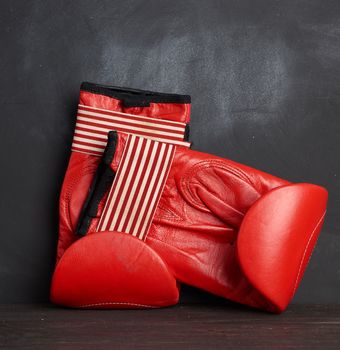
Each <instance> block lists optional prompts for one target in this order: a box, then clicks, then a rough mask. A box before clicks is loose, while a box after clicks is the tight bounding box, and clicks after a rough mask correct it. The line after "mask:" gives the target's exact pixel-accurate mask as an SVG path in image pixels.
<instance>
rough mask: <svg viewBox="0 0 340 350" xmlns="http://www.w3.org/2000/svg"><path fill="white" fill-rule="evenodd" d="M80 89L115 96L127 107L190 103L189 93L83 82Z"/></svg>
mask: <svg viewBox="0 0 340 350" xmlns="http://www.w3.org/2000/svg"><path fill="white" fill-rule="evenodd" d="M80 90H83V91H88V92H91V93H94V94H100V95H105V96H109V97H114V98H117V99H119V100H122V101H123V104H124V106H125V107H147V106H149V105H150V103H190V102H191V97H190V96H189V95H178V94H167V93H162V92H154V91H147V90H138V89H129V88H124V87H118V86H107V85H100V84H94V83H89V82H83V83H82V84H81V86H80Z"/></svg>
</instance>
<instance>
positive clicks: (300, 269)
mask: <svg viewBox="0 0 340 350" xmlns="http://www.w3.org/2000/svg"><path fill="white" fill-rule="evenodd" d="M325 215H326V211H325V212H324V213H323V215H322V216H321V217H320V219H319V220H318V222H317V224H316V225H315V227H314V230H313V231H312V234H311V236H310V237H309V240H308V242H307V245H306V248H305V250H304V252H303V255H302V258H301V262H300V266H299V271H298V274H297V276H296V280H295V284H294V289H293V292H292V296H293V295H294V293H295V291H296V289H297V286H298V281H299V277H300V275H301V272H302V265H303V262H304V260H305V256H306V253H307V250H308V248H309V245H310V242H311V240H312V238H313V237H314V235H315V232H316V229H317V228H318V227H319V225H320V223H321V222H322V220H323V219H324V217H325ZM315 243H316V242H315ZM311 257H312V254H311V255H310V256H309V259H308V261H307V264H306V265H308V262H309V260H310V258H311Z"/></svg>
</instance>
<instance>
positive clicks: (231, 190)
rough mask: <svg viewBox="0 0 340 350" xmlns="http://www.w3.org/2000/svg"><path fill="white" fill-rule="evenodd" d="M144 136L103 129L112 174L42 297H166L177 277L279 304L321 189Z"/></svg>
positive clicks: (321, 204)
mask: <svg viewBox="0 0 340 350" xmlns="http://www.w3.org/2000/svg"><path fill="white" fill-rule="evenodd" d="M150 142H151V141H146V140H145V139H143V138H139V137H135V136H127V135H125V134H122V133H118V134H117V133H111V134H110V140H109V143H108V149H110V152H112V153H114V157H113V160H112V162H111V166H110V168H111V169H112V170H113V171H114V172H115V174H116V178H115V180H114V182H113V185H112V187H111V190H110V193H109V195H108V196H104V197H103V199H102V200H101V203H102V205H100V206H99V207H100V208H102V209H100V210H99V211H98V212H97V215H96V218H93V219H92V221H91V223H90V226H89V229H88V233H89V234H87V235H86V236H85V237H84V238H82V239H80V240H78V241H77V242H76V243H74V244H73V245H72V246H71V247H69V248H68V250H67V251H66V252H65V254H64V255H63V257H62V259H61V260H60V262H59V264H58V265H57V267H56V271H55V273H54V276H53V281H52V289H51V299H52V301H53V302H55V303H57V304H61V305H65V306H71V307H82V308H131V307H139V308H147V307H162V306H169V305H173V304H175V303H177V301H178V297H179V284H178V282H183V283H186V284H189V285H191V286H195V287H198V288H202V289H204V290H206V291H209V292H211V293H214V294H216V295H219V296H222V297H225V298H228V299H230V300H233V301H236V302H239V303H243V304H246V305H250V306H252V307H256V308H260V309H263V310H267V311H270V312H281V311H283V310H284V309H285V308H286V307H287V305H288V303H289V301H290V300H291V298H292V297H293V295H294V293H295V291H296V288H297V286H298V284H299V282H300V280H301V278H302V275H303V272H304V270H305V267H306V265H307V262H308V260H309V258H310V255H311V252H312V249H313V247H314V245H315V243H316V240H317V237H318V234H319V232H320V229H321V225H322V222H323V219H324V215H325V210H326V201H327V192H326V190H325V189H324V188H322V187H319V186H316V185H312V184H305V183H302V184H291V183H289V182H287V181H285V180H282V179H279V178H277V177H274V176H272V175H269V174H266V173H264V172H261V171H258V170H255V169H252V168H250V167H247V166H245V165H241V164H238V163H236V162H233V161H231V160H227V159H222V158H219V157H216V156H213V155H209V154H205V153H201V152H195V151H192V150H190V149H188V148H187V147H184V146H176V147H173V146H171V145H169V144H168V143H167V144H164V143H163V144H156V145H155V143H153V144H151V145H150ZM148 143H149V146H147V144H148ZM112 145H114V146H112ZM160 145H162V148H160ZM164 145H165V146H164ZM114 149H115V150H116V151H114ZM162 150H163V151H162ZM150 169H151V170H150ZM148 170H150V171H149V172H148ZM150 174H151V175H150ZM145 183H146V185H145ZM157 185H158V187H157ZM150 198H151V199H150ZM95 201H100V198H98V197H97V198H95ZM104 203H105V207H104ZM103 207H104V209H103ZM96 231H99V232H96Z"/></svg>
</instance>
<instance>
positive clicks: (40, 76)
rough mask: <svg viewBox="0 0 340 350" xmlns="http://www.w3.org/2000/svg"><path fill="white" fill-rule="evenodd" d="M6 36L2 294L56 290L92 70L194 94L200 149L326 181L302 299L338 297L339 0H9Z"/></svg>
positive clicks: (1, 61) (0, 15)
mask: <svg viewBox="0 0 340 350" xmlns="http://www.w3.org/2000/svg"><path fill="white" fill-rule="evenodd" d="M0 40H1V41H0V43H1V56H0V77H1V93H0V107H1V119H0V120H1V126H0V142H1V147H0V157H1V158H0V159H1V171H0V215H1V235H0V302H22V301H25V302H31V301H45V300H47V298H48V288H49V281H50V277H51V271H52V269H53V264H54V256H55V246H56V240H57V223H58V216H57V211H58V209H57V202H58V192H59V190H60V186H61V183H62V179H63V174H64V172H65V168H66V165H67V161H68V157H69V155H70V145H71V138H72V132H73V126H74V122H75V110H76V105H77V97H78V91H79V85H80V83H81V82H82V81H83V80H87V81H93V82H99V83H103V84H114V85H120V86H127V87H134V88H141V89H149V90H156V91H163V92H176V93H186V94H191V95H192V102H193V107H192V123H191V138H192V140H193V143H194V148H195V149H198V150H203V151H207V152H210V153H215V154H217V155H220V156H224V157H228V158H231V159H233V160H236V161H239V162H243V163H246V164H248V165H251V166H253V167H256V168H259V169H262V170H264V171H267V172H270V173H273V174H275V175H277V176H280V177H283V178H286V179H288V180H291V181H307V182H312V183H317V184H321V185H324V186H326V187H327V188H328V190H329V192H330V200H329V210H328V214H327V219H326V223H325V226H324V228H323V231H322V234H321V236H320V240H319V243H318V246H317V248H316V250H315V253H314V255H313V257H312V259H311V263H310V265H309V268H308V270H307V272H306V275H305V278H304V280H303V283H302V285H301V288H300V289H299V291H298V293H297V296H296V298H295V301H296V302H331V301H333V302H334V301H338V300H339V299H340V241H339V239H340V181H339V180H340V162H339V154H340V1H339V0H333V1H327V0H281V1H276V0H225V1H213V0H206V1H200V0H192V1H176V0H165V1H161V0H153V1H148V0H144V1H143V0H130V1H129V0H119V1H114V0H110V1H109V0H107V1H103V0H102V1H94V0H78V1H74V0H73V1H68V0H65V1H56V0H44V1H39V0H36V1H21V0H16V1H9V0H2V1H1V2H0ZM278 215H279V213H278ZM207 298H209V297H208V296H207V295H206V294H204V293H199V292H197V291H195V290H193V289H190V288H185V289H184V296H183V300H186V301H188V300H206V299H207Z"/></svg>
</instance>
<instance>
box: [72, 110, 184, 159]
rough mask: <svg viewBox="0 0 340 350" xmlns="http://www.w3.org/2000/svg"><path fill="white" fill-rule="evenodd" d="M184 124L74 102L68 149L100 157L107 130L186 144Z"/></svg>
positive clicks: (181, 144)
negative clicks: (76, 108)
mask: <svg viewBox="0 0 340 350" xmlns="http://www.w3.org/2000/svg"><path fill="white" fill-rule="evenodd" d="M185 126H186V124H185V123H181V122H175V121H170V120H164V119H156V118H150V117H145V116H140V115H134V114H129V113H122V112H116V111H110V110H106V109H101V108H95V107H89V106H84V105H81V104H80V105H78V113H77V123H76V128H75V133H74V137H73V143H72V151H74V152H82V153H88V154H91V155H95V156H101V155H102V154H103V152H104V149H105V146H106V142H107V134H108V132H109V131H111V130H116V131H121V132H124V133H127V134H135V135H139V136H143V137H147V138H149V139H152V140H155V141H160V142H166V143H172V144H175V145H180V146H185V147H189V146H190V143H189V142H185V141H183V140H184V134H185Z"/></svg>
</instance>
